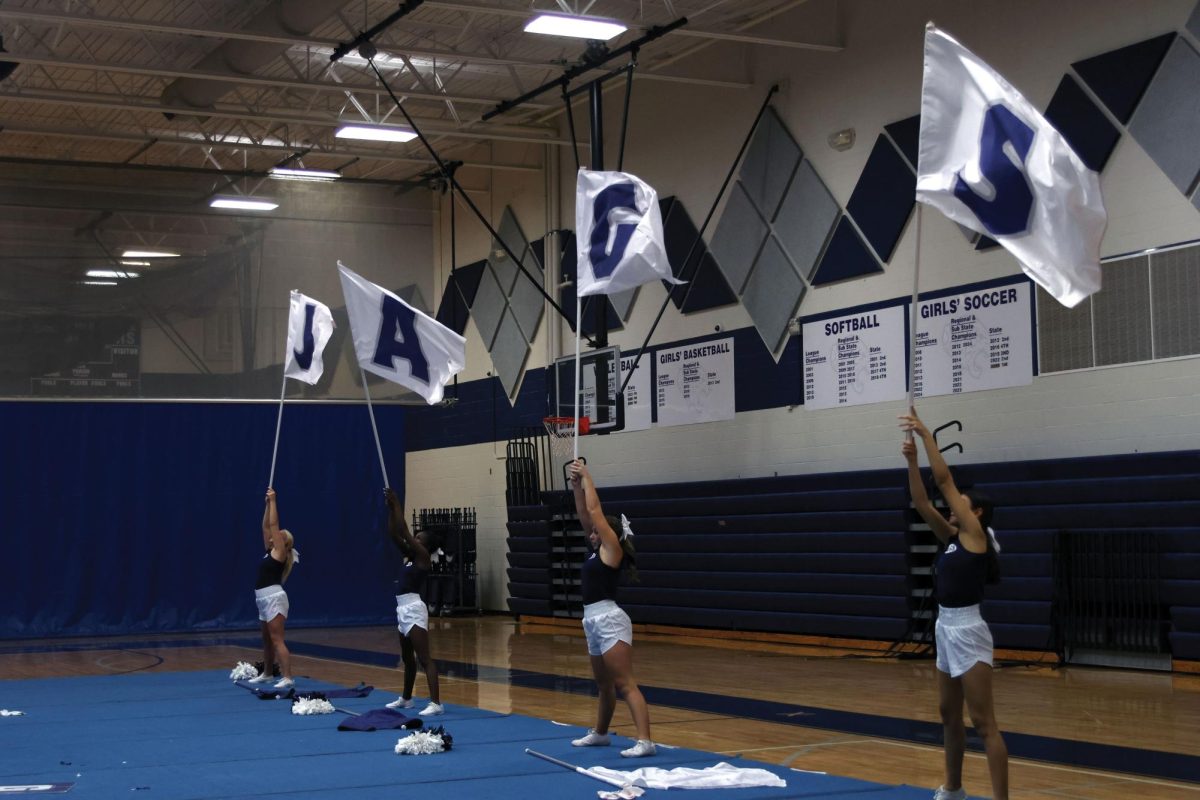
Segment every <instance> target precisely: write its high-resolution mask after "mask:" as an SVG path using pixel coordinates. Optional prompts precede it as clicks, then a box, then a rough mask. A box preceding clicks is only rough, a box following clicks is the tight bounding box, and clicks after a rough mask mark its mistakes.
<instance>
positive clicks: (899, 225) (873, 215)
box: [846, 135, 917, 264]
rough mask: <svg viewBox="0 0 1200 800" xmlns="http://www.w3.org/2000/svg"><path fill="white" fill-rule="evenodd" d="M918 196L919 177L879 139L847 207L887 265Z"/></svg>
mask: <svg viewBox="0 0 1200 800" xmlns="http://www.w3.org/2000/svg"><path fill="white" fill-rule="evenodd" d="M916 192H917V176H916V173H914V172H913V171H912V169H911V168H910V167H909V166H908V164H907V163H906V162H905V161H904V158H903V156H901V155H900V153H899V151H898V150H896V148H895V147H894V146H893V145H892V143H891V142H890V141H889V140H888V138H887V137H886V136H883V135H880V136H879V137H877V138H876V139H875V146H874V147H872V148H871V155H870V156H869V157H868V158H867V164H866V166H865V167H863V171H862V174H861V175H859V176H858V183H857V184H855V186H854V192H853V193H852V194H851V195H850V202H849V203H847V204H846V213H847V214H849V215H850V216H851V217H853V218H854V222H855V223H856V224H857V225H858V229H859V230H861V231H862V232H863V235H864V236H866V237H867V241H868V242H870V244H871V247H872V248H874V250H875V253H876V254H877V255H878V256H879V259H880V260H881V261H883V262H884V263H885V264H886V263H887V262H888V261H890V260H891V258H892V251H894V250H895V249H896V243H897V242H899V241H900V235H901V234H902V233H903V232H904V225H905V223H906V222H908V218H909V215H911V214H912V209H913V205H914V203H915V202H916V200H915V199H914V198H915V196H916Z"/></svg>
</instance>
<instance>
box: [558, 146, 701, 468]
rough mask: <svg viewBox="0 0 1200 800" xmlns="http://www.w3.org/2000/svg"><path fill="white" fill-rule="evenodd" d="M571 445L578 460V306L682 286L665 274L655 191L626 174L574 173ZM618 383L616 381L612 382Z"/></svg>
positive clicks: (666, 264) (666, 267) (666, 266)
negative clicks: (639, 290)
mask: <svg viewBox="0 0 1200 800" xmlns="http://www.w3.org/2000/svg"><path fill="white" fill-rule="evenodd" d="M575 242H576V245H577V246H578V253H577V255H578V258H577V259H576V269H575V423H574V427H575V443H574V446H573V451H574V457H575V458H578V457H579V430H578V428H579V336H580V329H581V328H582V327H583V324H582V319H581V317H582V308H583V301H582V299H581V298H583V297H586V296H589V295H597V294H599V295H609V294H618V293H620V292H624V291H627V290H629V289H634V288H636V287H638V286H641V285H642V284H643V283H649V282H650V281H666V282H667V283H671V284H679V283H686V281H681V280H679V279H678V278H676V277H675V276H674V275H673V274H672V273H671V264H670V263H669V262H668V260H667V245H666V239H665V237H664V236H663V224H662V212H661V211H660V210H659V207H658V192H656V191H654V188H653V187H652V186H650V184H648V183H646V182H645V181H643V180H642V179H641V178H639V177H637V176H636V175H631V174H629V173H628V172H602V171H593V170H587V169H581V170H579V178H578V180H577V182H576V189H575ZM618 379H619V378H618Z"/></svg>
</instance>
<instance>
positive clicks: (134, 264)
mask: <svg viewBox="0 0 1200 800" xmlns="http://www.w3.org/2000/svg"><path fill="white" fill-rule="evenodd" d="M121 264H122V265H123V266H126V267H148V266H150V262H149V261H125V260H122V261H121Z"/></svg>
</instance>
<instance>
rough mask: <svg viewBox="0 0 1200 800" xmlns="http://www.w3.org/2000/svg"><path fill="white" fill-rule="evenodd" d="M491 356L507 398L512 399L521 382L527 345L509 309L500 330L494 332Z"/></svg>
mask: <svg viewBox="0 0 1200 800" xmlns="http://www.w3.org/2000/svg"><path fill="white" fill-rule="evenodd" d="M491 354H492V366H493V367H495V368H496V375H497V376H499V378H500V383H502V384H503V385H504V390H505V391H506V392H507V393H508V396H509V397H512V395H513V393H514V392H515V391H516V389H517V386H518V385H519V384H520V382H521V370H522V368H523V367H524V366H525V359H526V357H528V355H529V344H528V343H527V342H526V341H525V336H524V334H522V333H521V328H520V326H518V325H517V318H516V317H515V316H514V315H513V313H512V310H511V309H509V310H506V311H505V312H504V318H503V319H502V320H501V322H500V329H499V330H498V331H497V332H496V341H495V342H494V343H493V344H492V347H491Z"/></svg>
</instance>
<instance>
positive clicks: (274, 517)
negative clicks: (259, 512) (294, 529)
mask: <svg viewBox="0 0 1200 800" xmlns="http://www.w3.org/2000/svg"><path fill="white" fill-rule="evenodd" d="M262 532H263V549H264V550H271V551H272V552H273V551H275V550H278V551H279V552H280V554H282V553H283V551H284V550H286V549H287V546H286V545H285V544H284V541H283V536H282V535H281V534H280V533H279V510H278V509H277V508H276V507H275V490H274V489H267V496H266V506H265V507H264V508H263V520H262Z"/></svg>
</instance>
